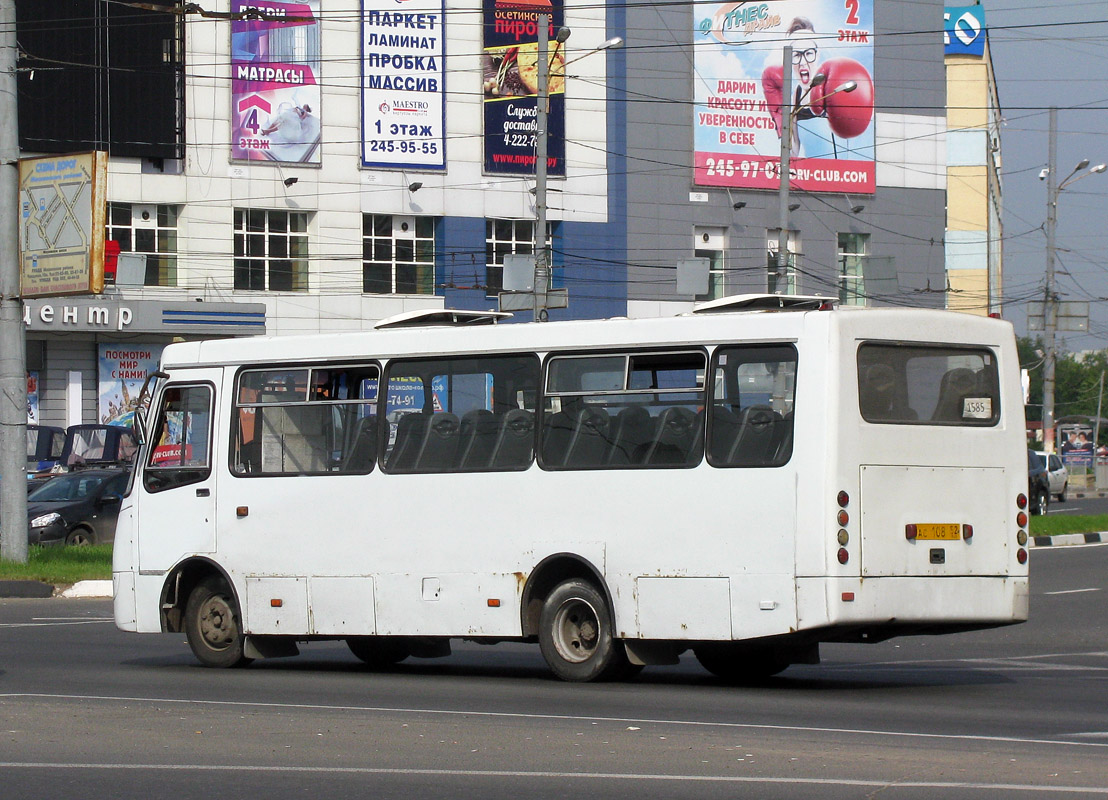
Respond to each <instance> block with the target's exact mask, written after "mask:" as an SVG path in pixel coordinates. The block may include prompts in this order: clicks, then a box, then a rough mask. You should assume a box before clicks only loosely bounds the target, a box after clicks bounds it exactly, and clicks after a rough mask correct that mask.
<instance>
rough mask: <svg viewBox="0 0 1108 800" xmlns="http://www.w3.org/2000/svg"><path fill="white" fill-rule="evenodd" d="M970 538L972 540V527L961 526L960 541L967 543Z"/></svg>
mask: <svg viewBox="0 0 1108 800" xmlns="http://www.w3.org/2000/svg"><path fill="white" fill-rule="evenodd" d="M972 538H973V526H972V525H963V526H962V539H963V540H964V541H967V542H968V541H969V540H970V539H972Z"/></svg>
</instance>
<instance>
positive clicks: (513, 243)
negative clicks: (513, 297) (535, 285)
mask: <svg viewBox="0 0 1108 800" xmlns="http://www.w3.org/2000/svg"><path fill="white" fill-rule="evenodd" d="M546 240H547V242H550V243H553V241H554V226H553V225H552V224H551V223H549V222H548V223H546ZM533 252H535V221H534V220H529V219H487V220H485V294H486V295H487V296H489V297H496V296H497V295H498V294H499V293H500V292H501V291H503V289H504V256H511V255H520V256H526V255H530V254H531V253H533ZM551 260H553V259H551ZM551 267H552V268H553V264H551ZM554 277H555V275H554V273H553V272H552V274H551V286H554V285H555V281H554Z"/></svg>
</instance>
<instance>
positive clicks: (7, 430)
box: [0, 0, 27, 563]
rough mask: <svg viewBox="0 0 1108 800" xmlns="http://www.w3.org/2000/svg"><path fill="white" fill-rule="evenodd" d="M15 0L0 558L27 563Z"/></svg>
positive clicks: (1, 303)
mask: <svg viewBox="0 0 1108 800" xmlns="http://www.w3.org/2000/svg"><path fill="white" fill-rule="evenodd" d="M15 66H16V37H15V0H0V556H2V557H4V558H6V559H9V560H11V561H17V562H20V563H26V561H27V475H26V470H27V367H26V363H27V353H26V347H25V345H24V332H23V301H22V300H21V299H20V294H19V293H20V287H19V215H18V213H17V211H18V209H19V202H18V200H19V119H18V114H17V112H18V108H17V104H16V92H17V86H16V78H15Z"/></svg>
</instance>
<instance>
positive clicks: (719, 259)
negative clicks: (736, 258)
mask: <svg viewBox="0 0 1108 800" xmlns="http://www.w3.org/2000/svg"><path fill="white" fill-rule="evenodd" d="M724 237H725V232H724V231H723V230H722V229H719V228H697V229H696V230H695V231H694V233H693V256H694V257H696V258H704V259H707V261H708V293H707V294H698V295H696V299H697V300H698V301H704V300H718V299H719V298H721V297H723V296H724V295H725V294H726V293H727V292H726V285H725V280H726V279H725V272H724V258H723V251H724V241H725V238H724Z"/></svg>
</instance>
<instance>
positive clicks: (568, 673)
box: [539, 580, 629, 683]
mask: <svg viewBox="0 0 1108 800" xmlns="http://www.w3.org/2000/svg"><path fill="white" fill-rule="evenodd" d="M539 649H540V650H541V651H542V656H543V658H544V659H546V663H547V665H548V666H549V667H550V670H551V672H553V673H554V674H555V675H556V676H557V677H559V678H561V679H562V680H564V681H573V682H578V683H580V682H585V681H595V680H604V679H612V678H617V677H619V676H620V675H621V674H623V673H624V671H625V670H626V669H627V668H628V667H629V664H628V662H627V654H626V652H625V651H624V649H623V647H622V645H621V644H620V643H619V642H618V641H617V640H616V639H615V638H613V636H612V614H611V611H610V610H609V608H608V603H607V601H605V599H604V596H603V595H602V594H601V593H600V592H599V591H598V590H597V589H596V587H595V586H593V585H592V584H591V583H587V582H585V581H581V580H571V581H566V582H564V583H562V584H560V585H558V586H557V587H556V588H555V589H554V591H553V592H551V593H550V596H549V597H547V598H546V601H545V602H544V603H543V606H542V612H541V613H540V615H539Z"/></svg>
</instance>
